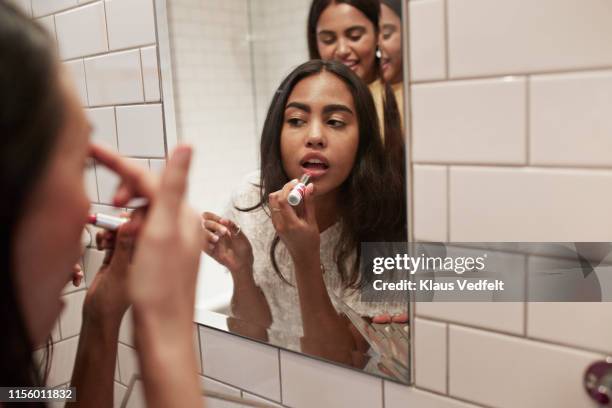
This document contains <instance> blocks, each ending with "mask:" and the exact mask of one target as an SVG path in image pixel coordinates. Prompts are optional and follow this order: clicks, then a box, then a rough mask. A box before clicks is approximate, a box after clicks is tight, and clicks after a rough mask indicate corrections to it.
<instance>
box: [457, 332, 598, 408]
mask: <svg viewBox="0 0 612 408" xmlns="http://www.w3.org/2000/svg"><path fill="white" fill-rule="evenodd" d="M449 353H450V356H449V370H450V384H449V393H450V395H452V396H454V397H460V398H464V399H467V400H470V401H475V402H478V403H481V404H485V405H489V406H495V407H500V408H504V407H512V408H514V407H521V408H532V407H533V408H535V407H538V408H539V407H543V406H547V407H587V406H591V405H592V404H591V400H590V398H589V397H588V396H587V394H586V392H585V391H584V388H583V385H582V379H583V378H582V377H583V375H584V370H585V369H586V367H588V365H589V364H590V363H592V362H593V361H595V360H598V359H600V358H602V356H600V355H598V354H594V353H586V352H581V351H576V350H573V349H570V348H566V347H558V346H552V345H550V344H546V343H539V342H535V341H531V340H526V339H521V338H517V337H510V336H504V335H500V334H492V333H487V332H485V331H481V330H474V329H468V328H463V327H458V326H451V327H450V351H449Z"/></svg>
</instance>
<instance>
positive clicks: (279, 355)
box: [277, 349, 283, 404]
mask: <svg viewBox="0 0 612 408" xmlns="http://www.w3.org/2000/svg"><path fill="white" fill-rule="evenodd" d="M277 351H278V382H279V389H280V403H281V404H282V403H283V371H282V368H281V351H280V349H277Z"/></svg>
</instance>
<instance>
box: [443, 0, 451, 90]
mask: <svg viewBox="0 0 612 408" xmlns="http://www.w3.org/2000/svg"><path fill="white" fill-rule="evenodd" d="M443 1H444V4H443V5H442V7H443V9H444V70H445V71H444V75H445V77H446V79H449V77H450V59H449V56H450V35H449V33H448V0H443Z"/></svg>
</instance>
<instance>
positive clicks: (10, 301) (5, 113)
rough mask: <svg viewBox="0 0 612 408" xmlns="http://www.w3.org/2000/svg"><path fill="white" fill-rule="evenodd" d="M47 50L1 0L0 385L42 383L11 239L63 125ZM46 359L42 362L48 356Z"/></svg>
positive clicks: (35, 30) (39, 32) (49, 45)
mask: <svg viewBox="0 0 612 408" xmlns="http://www.w3.org/2000/svg"><path fill="white" fill-rule="evenodd" d="M54 49H55V45H54V42H53V41H52V40H51V38H50V37H49V35H48V34H47V33H46V31H45V29H44V28H42V27H41V26H40V25H38V24H36V23H34V22H32V21H31V20H30V19H29V18H28V17H27V16H25V15H24V14H23V13H21V12H20V11H19V10H17V9H16V8H15V7H14V6H11V5H9V4H7V2H1V3H0V89H1V90H2V94H1V95H0V135H1V137H0V197H2V199H1V200H0V240H1V242H0V274H1V275H0V326H1V327H2V328H3V334H2V335H1V336H0V339H1V340H0V386H4V387H7V386H35V385H40V384H41V383H42V379H41V378H40V375H39V370H38V367H37V365H36V364H35V363H34V360H33V350H34V347H35V345H34V344H33V343H32V340H31V338H30V336H29V334H28V332H27V328H26V324H25V321H24V316H23V313H22V310H21V305H20V302H19V298H18V295H17V288H16V279H15V275H14V274H15V271H16V267H15V259H14V251H15V242H14V241H13V239H14V237H15V235H16V231H17V228H18V226H19V221H20V220H21V218H22V217H23V215H24V213H25V212H26V211H27V206H28V199H29V198H30V193H31V191H32V190H33V189H34V187H35V184H36V182H37V180H38V179H39V178H40V176H41V174H43V172H44V169H45V166H46V165H47V164H48V162H49V158H50V156H51V151H52V149H53V147H54V145H55V142H56V139H57V134H58V132H59V131H60V127H61V123H62V111H61V106H63V104H62V101H61V99H60V98H61V94H60V92H59V90H58V86H59V81H58V73H57V66H58V64H57V62H56V55H55V54H54ZM50 238H51V239H52V237H50ZM33 256H34V254H33ZM33 284H35V282H33ZM46 356H47V362H46V366H47V367H48V361H49V360H48V359H49V353H46ZM41 405H42V404H41Z"/></svg>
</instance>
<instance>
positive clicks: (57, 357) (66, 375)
mask: <svg viewBox="0 0 612 408" xmlns="http://www.w3.org/2000/svg"><path fill="white" fill-rule="evenodd" d="M78 344H79V338H78V337H73V338H71V339H68V340H63V341H60V342H58V343H55V344H54V345H53V361H52V363H51V370H50V372H49V378H48V379H47V385H49V386H50V387H54V386H56V385H60V384H63V383H66V382H68V381H70V377H71V376H72V368H73V367H74V359H75V357H76V351H77V345H78Z"/></svg>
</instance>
